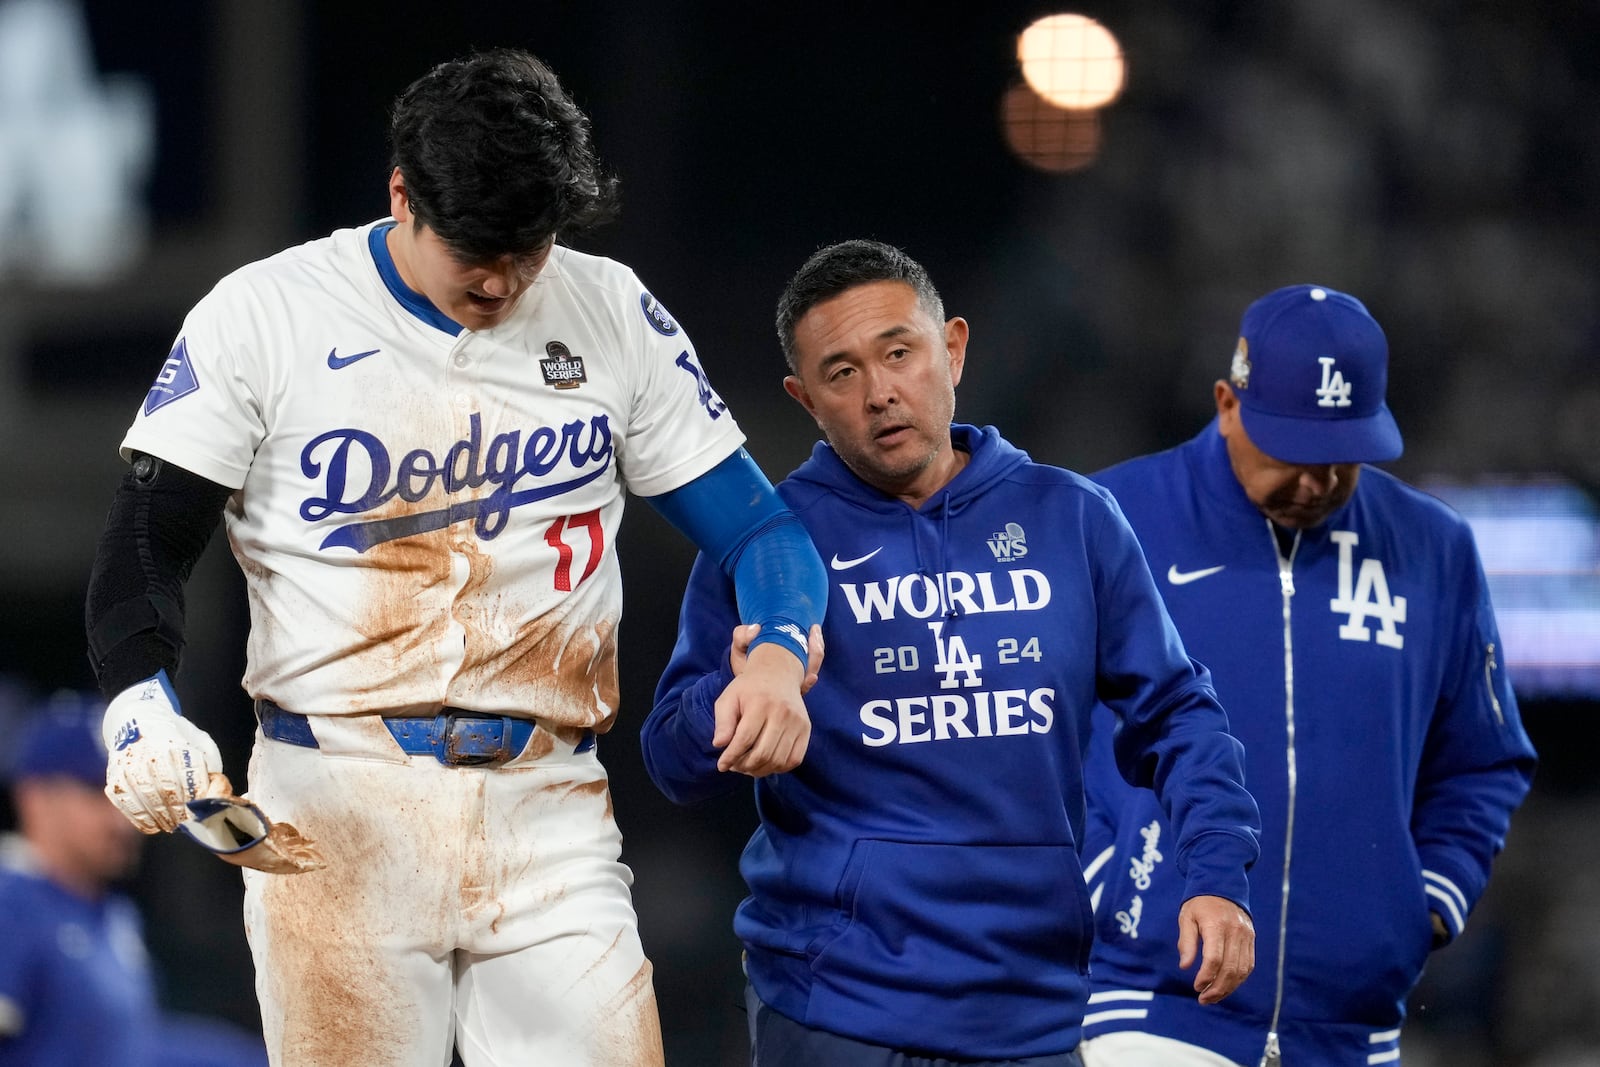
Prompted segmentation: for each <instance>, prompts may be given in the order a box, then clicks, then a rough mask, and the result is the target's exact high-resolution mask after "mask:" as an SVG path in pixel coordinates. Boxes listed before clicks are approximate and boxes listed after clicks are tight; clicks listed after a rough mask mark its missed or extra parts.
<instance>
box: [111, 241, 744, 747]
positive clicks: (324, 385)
mask: <svg viewBox="0 0 1600 1067" xmlns="http://www.w3.org/2000/svg"><path fill="white" fill-rule="evenodd" d="M391 223H392V220H383V221H380V222H377V223H370V224H368V225H366V226H363V227H360V228H357V229H351V230H340V231H338V232H336V233H334V234H332V235H330V236H328V237H325V238H322V239H320V240H316V241H312V242H310V243H308V244H304V245H301V246H299V247H296V248H291V249H288V250H286V251H284V252H281V253H279V254H277V255H275V256H272V257H270V258H268V259H265V260H262V261H260V262H257V263H252V264H250V265H248V266H245V267H243V268H241V269H239V270H237V271H235V272H234V273H232V274H230V275H229V276H227V277H226V278H224V279H223V280H222V281H221V282H219V283H218V284H217V286H216V288H215V289H214V290H212V292H211V293H209V294H208V295H207V296H206V297H205V298H204V299H203V300H201V301H200V303H199V304H197V305H196V306H195V308H194V309H193V310H192V311H191V312H190V313H189V315H188V317H187V318H186V320H185V321H184V324H183V331H182V333H181V335H180V336H179V338H178V340H177V343H176V344H175V345H174V346H173V349H172V353H171V355H170V356H168V358H167V361H166V364H165V365H164V367H163V368H162V370H161V373H160V374H159V376H158V377H157V380H156V383H155V385H154V386H153V387H152V388H151V390H150V392H149V394H148V396H147V397H146V398H145V401H144V405H143V407H142V408H141V410H140V411H139V413H138V415H137V417H136V418H135V420H134V422H133V425H132V427H131V428H130V429H129V430H128V433H127V435H126V437H125V438H124V439H123V442H122V452H123V455H124V456H125V457H127V456H129V455H130V454H131V453H132V452H133V451H140V452H147V453H150V454H151V455H155V456H159V457H161V458H162V459H165V460H167V461H168V462H171V463H175V464H177V465H178V466H181V467H184V468H186V469H188V470H191V471H193V472H195V473H197V474H199V475H202V476H203V477H206V478H209V479H211V480H212V481H215V482H218V483H221V484H223V485H226V486H232V487H235V488H238V489H240V490H241V491H240V492H237V493H235V494H234V496H233V498H232V499H231V500H230V501H229V503H228V507H227V510H226V514H225V522H226V526H227V531H228V537H229V540H230V543H231V544H232V546H233V551H234V555H235V557H236V558H237V559H238V560H239V563H240V566H241V567H242V569H243V571H244V574H245V579H246V583H247V587H248V591H249V602H250V616H251V632H250V638H249V649H248V661H247V667H246V672H245V678H244V687H245V689H246V690H247V691H248V692H249V693H250V694H251V695H252V696H255V697H265V698H268V699H271V700H274V701H276V702H277V703H278V704H280V705H282V706H283V707H286V708H289V709H291V710H294V711H299V712H304V713H309V714H347V713H355V712H367V711H380V710H381V711H396V710H423V709H427V710H428V711H429V712H430V713H431V711H432V709H434V708H436V707H437V706H438V705H440V704H450V705H454V706H457V707H464V708H469V709H475V710H482V711H493V712H503V713H508V714H509V713H519V714H523V715H532V716H537V717H539V718H541V719H545V720H548V721H552V722H555V723H562V724H567V725H571V726H596V727H598V728H600V729H605V728H606V727H608V726H609V725H610V721H611V718H612V716H613V715H614V714H615V710H616V705H617V671H616V644H615V641H616V631H617V623H618V619H619V617H620V615H621V610H622V580H621V571H620V568H619V566H618V562H617V554H616V539H617V530H618V526H619V524H620V521H621V518H622V509H623V500H624V497H625V491H627V490H631V491H632V492H634V493H636V494H638V495H641V496H653V495H656V494H659V493H664V492H667V491H668V490H671V489H675V488H678V487H679V486H681V485H683V484H685V483H687V482H689V481H691V480H693V479H694V478H696V477H698V476H699V475H701V474H703V473H705V472H706V471H708V470H710V469H711V468H712V467H714V466H715V465H716V464H717V463H719V462H721V461H722V460H723V459H726V458H727V457H728V456H730V455H732V454H733V453H734V452H735V451H736V450H737V449H738V448H739V447H740V445H741V444H742V443H743V441H744V435H743V434H742V433H741V432H740V430H739V428H738V427H737V426H736V425H735V423H734V419H733V417H732V415H731V414H730V413H729V412H728V411H727V409H726V406H725V405H724V404H723V402H722V400H721V399H720V398H719V397H718V396H717V394H716V393H715V391H713V390H712V388H711V385H710V383H709V382H708V380H707V378H706V376H705V374H704V372H703V370H702V369H701V367H700V364H699V362H698V360H697V358H696V356H695V350H694V347H693V345H692V344H690V342H689V338H688V337H687V335H685V333H684V332H683V330H682V329H681V328H680V327H679V326H678V324H677V323H676V322H675V321H673V319H672V318H671V317H670V316H669V315H668V314H667V312H666V311H665V310H664V309H663V308H662V306H661V305H660V304H659V303H657V302H656V300H655V299H654V298H653V297H652V296H651V295H650V293H649V292H648V291H647V290H646V289H645V288H644V286H643V285H642V284H641V283H640V281H639V279H638V278H637V277H636V276H635V275H634V273H633V271H631V270H630V269H629V268H627V267H626V266H623V265H622V264H620V263H616V262H614V261H612V260H608V259H603V258H600V257H596V256H591V255H585V254H583V253H579V252H575V251H572V250H570V249H567V248H561V247H557V248H556V249H555V250H554V251H553V253H552V254H551V257H550V260H549V262H548V264H547V265H546V266H545V268H544V270H543V272H542V273H541V274H540V276H539V278H538V280H537V281H536V282H535V283H534V285H533V286H532V288H530V289H529V291H528V292H527V293H526V294H524V296H523V297H522V299H521V301H520V303H519V306H518V307H517V308H515V309H514V310H513V312H512V314H511V315H510V316H509V317H508V318H507V319H506V321H504V322H502V323H501V324H500V325H498V326H496V327H494V328H492V329H488V330H482V331H476V332H473V331H466V330H463V331H460V332H459V333H455V332H453V331H454V330H455V329H456V327H455V325H454V324H453V323H450V322H449V321H448V320H447V319H444V318H443V317H442V316H440V315H439V313H438V312H437V311H436V310H434V309H433V308H432V305H431V304H428V303H427V302H426V301H424V300H422V299H421V298H419V297H418V295H417V294H416V293H414V292H412V291H411V290H409V289H407V288H406V287H405V286H404V283H402V282H401V281H400V279H399V276H398V274H397V273H396V272H395V270H394V265H393V262H392V260H390V259H389V257H388V253H387V251H386V249H384V247H383V240H382V233H383V229H384V228H385V227H386V226H388V225H390V224H391Z"/></svg>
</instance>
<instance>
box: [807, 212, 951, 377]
mask: <svg viewBox="0 0 1600 1067" xmlns="http://www.w3.org/2000/svg"><path fill="white" fill-rule="evenodd" d="M871 282H905V283H906V284H907V285H909V286H911V288H912V289H913V290H915V291H916V294H917V302H918V303H920V304H921V305H922V309H923V310H924V311H926V312H927V313H928V315H929V316H931V317H932V319H933V321H934V322H936V323H941V324H942V323H943V322H944V301H943V300H941V299H939V290H937V289H935V288H934V287H933V282H932V281H931V280H929V278H928V272H927V270H926V269H925V268H924V267H923V266H922V264H921V263H918V262H917V261H916V260H914V259H912V258H911V257H910V256H908V255H906V254H905V252H903V251H901V250H900V249H898V248H896V247H895V246H894V245H889V244H884V243H883V242H882V241H864V240H856V241H840V242H839V243H838V244H831V245H828V246H827V247H826V248H821V249H818V250H817V251H816V252H813V253H812V254H811V258H810V259H808V260H806V261H805V263H804V264H803V265H802V266H801V267H800V269H799V270H798V271H796V272H795V275H794V277H793V278H790V279H789V284H788V285H786V286H784V288H783V295H782V296H780V297H778V342H779V343H780V344H781V345H783V358H784V359H786V360H788V362H789V370H790V371H791V372H792V373H798V372H799V370H800V366H799V361H798V357H797V356H796V354H795V350H794V328H795V325H796V324H797V323H798V322H799V321H800V320H801V319H802V318H804V317H805V314H806V312H808V311H810V310H811V309H812V308H814V307H816V306H817V305H818V304H820V303H822V302H823V301H825V300H830V299H832V298H833V297H836V296H838V295H839V294H840V293H842V292H844V291H845V290H847V289H854V288H855V287H856V286H858V285H867V284H869V283H871Z"/></svg>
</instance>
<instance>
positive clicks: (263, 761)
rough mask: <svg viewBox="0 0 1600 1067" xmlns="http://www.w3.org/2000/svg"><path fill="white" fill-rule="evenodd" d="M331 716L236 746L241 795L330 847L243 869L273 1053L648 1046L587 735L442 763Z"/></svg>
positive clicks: (363, 1055) (646, 994)
mask: <svg viewBox="0 0 1600 1067" xmlns="http://www.w3.org/2000/svg"><path fill="white" fill-rule="evenodd" d="M361 718H364V719H365V718H371V717H365V716H364V717H361ZM313 721H315V720H313ZM374 722H375V720H374ZM357 725H358V724H357V723H355V722H354V721H353V720H347V721H346V722H345V723H342V724H341V726H343V727H346V728H348V727H354V726H357ZM345 732H346V736H344V737H343V738H340V739H334V738H330V739H329V740H330V741H333V742H334V743H333V744H329V743H324V746H323V749H321V750H319V749H313V748H301V747H298V746H295V745H290V744H285V743H282V742H279V741H271V740H263V739H262V738H261V736H260V735H259V734H258V735H257V739H256V747H255V752H254V755H253V757H252V759H251V762H250V779H249V784H250V788H249V795H250V798H251V799H252V800H254V801H255V802H256V803H257V804H259V805H260V806H261V808H262V810H263V811H265V812H266V813H267V815H268V817H269V818H271V819H273V820H274V821H278V822H288V823H291V824H293V825H294V826H295V827H296V828H297V829H298V830H299V831H300V832H301V833H302V834H304V835H306V836H308V837H310V838H312V839H313V840H314V842H315V844H316V847H317V849H318V850H319V851H320V852H321V854H322V857H323V858H324V859H325V860H326V861H327V867H326V868H325V869H323V870H320V871H314V872H311V873H307V874H295V875H273V874H263V873H261V872H259V871H253V870H246V871H245V872H244V874H245V929H246V933H247V934H248V936H249V941H250V949H251V953H252V955H253V956H254V957H255V966H256V992H257V996H258V998H259V999H260V1002H261V1014H262V1022H263V1028H264V1031H265V1034H266V1041H267V1047H268V1051H269V1055H270V1059H271V1062H272V1063H273V1065H274V1067H350V1065H352V1064H362V1065H363V1067H447V1065H448V1064H449V1063H450V1060H451V1053H452V1047H453V1046H455V1045H457V1044H459V1047H460V1050H461V1054H462V1058H463V1059H464V1060H465V1061H466V1063H467V1064H468V1065H469V1067H511V1065H517V1067H524V1065H528V1064H549V1065H552V1067H554V1065H561V1067H584V1065H595V1067H600V1065H605V1067H640V1065H656V1064H660V1063H661V1062H662V1050H661V1029H660V1022H659V1019H658V1016H657V1010H656V1000H655V990H654V987H653V985H652V983H651V967H650V963H649V961H648V960H647V959H646V958H645V956H644V950H643V948H642V946H641V945H640V941H639V934H638V921H637V917H636V916H635V914H634V910H633V904H632V901H631V898H630V894H629V887H630V886H631V885H632V882H633V874H632V872H631V871H629V870H628V868H627V867H626V866H625V865H623V864H622V863H621V862H620V861H619V856H620V855H621V844H622V838H621V834H620V833H619V832H618V830H617V825H616V822H615V821H614V819H613V818H612V813H611V797H610V790H609V787H608V785H607V779H606V773H605V770H604V768H602V767H601V765H600V763H599V762H598V760H597V759H596V756H595V752H594V750H593V748H590V750H589V751H587V752H574V751H573V746H572V744H570V743H561V742H557V743H556V745H555V746H554V748H553V750H551V751H548V752H544V753H543V754H541V755H539V756H537V758H532V757H531V756H529V755H525V756H524V757H523V758H522V760H520V761H518V762H514V763H512V764H508V765H507V766H505V767H500V768H495V769H485V768H477V767H447V766H444V765H442V764H440V763H439V762H438V761H437V760H435V759H434V758H433V757H431V756H425V755H423V756H408V755H406V754H404V753H402V752H400V751H399V749H398V747H397V746H393V745H392V744H390V743H388V742H386V740H385V738H386V731H384V729H383V727H382V724H381V723H376V728H373V723H367V724H366V725H365V727H363V728H362V729H354V730H351V729H346V731H345ZM320 736H321V735H320V734H319V738H320ZM537 736H538V735H536V737H537ZM352 738H354V740H352ZM548 745H549V741H548V739H545V741H544V746H543V747H548ZM330 748H331V749H334V750H335V751H337V750H339V749H341V748H342V749H344V750H346V751H347V752H348V753H349V754H330V752H329V749H330ZM533 748H534V746H533V745H531V744H530V746H529V749H533Z"/></svg>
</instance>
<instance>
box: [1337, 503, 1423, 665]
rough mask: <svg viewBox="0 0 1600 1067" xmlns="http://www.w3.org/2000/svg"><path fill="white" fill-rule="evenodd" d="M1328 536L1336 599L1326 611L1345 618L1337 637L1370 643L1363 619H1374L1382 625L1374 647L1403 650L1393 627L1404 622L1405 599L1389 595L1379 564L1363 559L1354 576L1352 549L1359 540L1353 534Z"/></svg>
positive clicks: (1398, 635) (1381, 562) (1402, 642)
mask: <svg viewBox="0 0 1600 1067" xmlns="http://www.w3.org/2000/svg"><path fill="white" fill-rule="evenodd" d="M1328 536H1329V537H1331V538H1332V539H1333V541H1334V543H1335V544H1337V545H1338V546H1339V595H1338V596H1336V597H1334V598H1333V599H1332V600H1330V601H1328V607H1330V608H1332V609H1333V611H1334V612H1336V613H1338V614H1343V615H1345V616H1347V619H1346V621H1345V623H1344V625H1342V626H1340V627H1339V636H1340V637H1341V638H1343V639H1344V640H1346V641H1370V640H1372V631H1371V630H1369V629H1368V628H1367V619H1369V618H1375V619H1377V620H1378V621H1379V622H1381V623H1382V624H1383V627H1382V629H1380V630H1379V631H1378V644H1380V645H1383V646H1384V647H1385V648H1404V647H1405V643H1406V639H1405V638H1404V637H1402V636H1401V635H1400V632H1399V631H1398V630H1396V629H1395V626H1396V625H1397V624H1399V623H1402V622H1405V621H1406V598H1405V597H1403V596H1397V597H1391V596H1390V595H1389V579H1388V576H1387V575H1385V574H1384V572H1383V561H1382V560H1376V559H1363V560H1362V561H1361V571H1360V573H1359V574H1357V573H1356V569H1355V548H1356V545H1357V544H1359V543H1360V541H1361V538H1360V537H1359V536H1357V535H1356V533H1355V531H1353V530H1334V531H1333V532H1332V533H1330V534H1329V535H1328Z"/></svg>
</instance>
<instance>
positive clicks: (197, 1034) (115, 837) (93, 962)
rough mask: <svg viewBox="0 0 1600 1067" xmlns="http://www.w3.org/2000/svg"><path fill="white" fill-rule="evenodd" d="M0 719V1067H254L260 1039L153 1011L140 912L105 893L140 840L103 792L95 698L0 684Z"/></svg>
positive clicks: (261, 1049) (130, 863) (127, 867)
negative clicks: (32, 694)
mask: <svg viewBox="0 0 1600 1067" xmlns="http://www.w3.org/2000/svg"><path fill="white" fill-rule="evenodd" d="M13 704H14V705H16V707H14V708H13V707H12V705H13ZM0 712H4V713H5V714H0V726H4V727H6V729H5V730H4V734H5V736H6V737H7V739H8V745H9V748H8V749H7V751H6V754H5V756H4V757H3V760H0V777H3V778H4V780H5V785H6V787H7V788H8V789H9V791H10V795H11V800H12V806H13V808H14V811H15V816H16V827H15V831H14V832H13V833H9V834H6V835H4V836H3V837H0V1067H10V1065H12V1064H17V1065H24V1064H26V1065H33V1064H94V1065H96V1067H153V1065H155V1064H160V1065H162V1067H224V1065H226V1067H256V1065H258V1064H259V1065H261V1067H265V1064H266V1049H265V1046H264V1045H263V1044H262V1042H261V1039H260V1038H259V1036H256V1035H251V1034H247V1033H245V1032H243V1031H242V1030H239V1028H237V1027H234V1026H232V1025H231V1024H225V1023H223V1022H221V1021H220V1020H211V1019H208V1018H205V1017H200V1016H193V1017H191V1016H184V1015H176V1014H171V1013H166V1012H163V1011H161V1010H160V1009H159V1005H158V1001H157V996H156V983H155V978H154V975H153V973H152V971H151V964H150V959H149V955H148V953H147V951H146V948H145V943H144V938H143V933H142V928H141V923H140V919H139V915H138V912H137V910H136V908H135V906H134V903H133V901H132V900H131V899H129V898H128V897H127V896H125V895H123V894H122V893H121V892H119V891H118V890H117V888H116V884H117V883H118V882H119V881H121V880H122V879H124V878H125V877H127V876H128V875H129V874H130V873H131V871H132V870H133V868H134V866H135V864H136V863H137V861H138V855H139V850H140V847H141V845H142V842H143V837H142V835H141V834H140V833H139V831H138V830H136V829H135V828H134V827H133V824H132V823H130V822H128V820H127V819H126V818H125V817H124V816H123V814H122V813H121V812H120V811H118V810H117V808H116V806H115V805H113V804H112V803H111V801H110V800H109V799H107V797H106V795H105V765H106V750H105V746H104V744H103V743H102V742H101V740H100V725H101V721H102V719H103V718H104V716H105V701H103V700H101V699H100V698H99V697H98V696H97V695H95V694H91V693H79V692H75V691H72V690H62V691H59V692H57V693H55V694H54V695H52V696H50V697H48V698H46V699H43V700H40V701H34V702H31V703H30V701H29V700H28V696H27V694H26V692H25V691H24V690H23V689H22V688H21V687H11V686H6V685H0ZM13 719H14V720H15V721H13Z"/></svg>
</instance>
